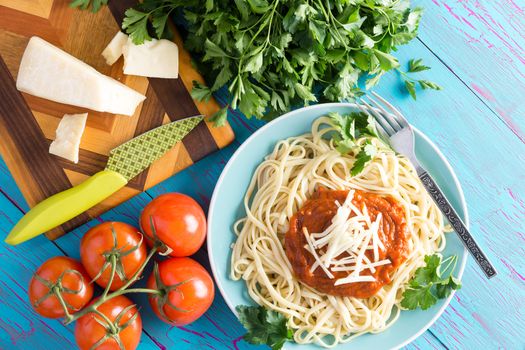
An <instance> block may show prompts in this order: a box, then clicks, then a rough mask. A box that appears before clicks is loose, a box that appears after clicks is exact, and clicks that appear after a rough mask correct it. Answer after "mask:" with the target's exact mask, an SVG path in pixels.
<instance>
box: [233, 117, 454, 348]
mask: <svg viewBox="0 0 525 350" xmlns="http://www.w3.org/2000/svg"><path fill="white" fill-rule="evenodd" d="M332 131H333V128H331V126H330V123H329V119H328V118H326V117H322V118H319V119H317V120H316V121H315V122H314V123H313V124H312V128H311V133H308V134H305V135H301V136H297V137H290V138H288V139H287V140H282V141H280V142H278V143H277V144H276V145H275V147H274V149H273V151H272V152H271V153H270V154H269V155H268V156H267V157H266V158H265V160H264V161H263V162H262V163H261V164H260V165H259V166H258V168H257V170H256V171H255V174H254V175H253V178H252V181H251V183H250V185H249V187H248V190H247V192H246V195H245V198H244V208H245V211H246V217H244V218H242V219H241V220H239V221H238V222H237V223H236V224H235V226H234V231H235V233H236V235H237V236H238V237H237V240H236V242H235V243H234V245H233V251H232V259H231V278H233V279H234V280H240V279H243V280H244V281H245V282H246V285H247V288H248V292H249V295H250V297H251V298H252V299H253V300H254V301H255V302H256V303H257V304H259V305H263V306H265V307H267V308H269V309H272V310H275V311H277V312H280V313H282V314H283V315H285V316H286V317H287V318H288V326H289V327H291V328H292V329H294V330H295V333H294V340H295V342H297V343H300V344H303V343H317V344H319V345H321V346H324V347H333V346H335V345H337V344H338V343H344V342H348V341H350V340H351V339H353V338H355V337H358V336H360V335H362V334H365V333H377V332H381V331H384V330H385V329H386V328H388V327H389V326H390V325H392V324H393V323H394V322H395V321H396V320H397V318H398V317H399V315H400V310H401V309H400V302H401V298H402V293H403V291H404V288H405V285H406V284H407V282H408V281H409V279H410V278H411V277H412V276H413V274H414V272H415V270H416V269H417V268H418V267H420V266H424V265H425V263H424V257H425V255H430V254H434V253H436V252H440V251H441V250H443V249H444V247H445V244H446V240H445V236H444V232H445V225H444V222H443V217H442V215H441V212H440V211H439V209H438V208H437V206H436V205H435V204H434V202H433V201H432V199H431V198H430V196H429V195H428V194H427V193H426V191H425V189H424V187H423V186H422V184H421V183H420V181H419V178H418V177H417V175H416V172H415V170H414V168H413V166H412V165H411V164H410V162H409V161H408V159H406V158H404V157H402V156H399V155H397V154H396V153H395V152H394V151H392V150H391V149H390V148H389V147H388V146H386V145H385V144H384V143H382V141H380V140H379V139H377V138H369V139H370V140H371V142H372V143H373V144H374V145H375V146H376V147H377V149H378V153H377V155H376V156H375V157H374V158H373V159H372V161H371V162H370V163H369V164H368V165H367V166H366V167H365V169H364V170H363V171H362V172H361V173H360V174H359V175H357V176H355V177H352V176H351V175H350V171H351V168H352V165H353V163H354V161H355V157H354V156H352V155H341V154H340V153H339V152H338V151H337V150H336V149H335V147H334V144H333V142H332V141H331V140H330V137H328V136H329V133H330V132H332ZM364 141H365V139H364V138H361V139H359V140H358V141H357V142H364ZM319 187H325V188H327V189H346V190H348V189H358V190H363V191H369V192H373V193H376V194H380V195H389V196H392V197H393V198H395V199H396V200H397V201H398V202H399V203H401V205H403V207H404V209H405V213H406V216H407V217H406V220H407V227H408V232H409V236H408V245H409V254H408V258H407V260H406V261H405V262H404V263H403V264H402V265H401V266H400V267H399V268H398V269H397V270H396V271H395V272H394V273H393V275H392V276H391V277H392V282H391V283H389V284H387V285H385V286H384V287H383V288H382V289H381V290H380V291H379V292H378V293H377V294H375V295H374V296H372V297H370V298H367V299H358V298H352V297H338V296H332V295H326V294H322V293H319V292H317V291H316V290H315V289H313V288H311V287H309V286H307V285H306V284H303V283H301V282H300V281H299V280H298V279H296V278H295V277H294V273H293V269H292V266H291V264H290V262H289V261H288V259H287V256H286V253H285V250H284V244H283V241H284V235H285V233H286V232H287V231H288V228H289V227H288V225H289V220H290V218H291V217H292V216H293V214H294V213H295V212H296V211H297V210H298V209H299V208H300V207H301V206H302V204H303V203H304V202H305V201H306V200H307V199H309V198H311V197H312V195H313V194H314V192H315V191H316V189H317V188H319Z"/></svg>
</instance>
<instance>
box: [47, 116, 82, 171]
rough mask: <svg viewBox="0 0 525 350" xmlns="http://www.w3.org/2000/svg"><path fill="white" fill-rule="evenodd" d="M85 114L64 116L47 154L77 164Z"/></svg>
mask: <svg viewBox="0 0 525 350" xmlns="http://www.w3.org/2000/svg"><path fill="white" fill-rule="evenodd" d="M86 120H87V113H84V114H66V115H64V116H63V117H62V120H61V121H60V124H58V128H57V130H56V137H55V141H53V142H51V145H50V146H49V153H51V154H54V155H56V156H59V157H62V158H65V159H68V160H70V161H72V162H73V163H78V150H79V148H80V139H81V138H82V134H83V133H84V129H85V127H86Z"/></svg>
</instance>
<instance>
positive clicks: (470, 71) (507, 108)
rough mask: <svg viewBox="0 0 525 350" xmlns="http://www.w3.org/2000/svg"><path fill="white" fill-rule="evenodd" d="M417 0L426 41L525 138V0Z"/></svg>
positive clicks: (517, 134) (524, 139)
mask: <svg viewBox="0 0 525 350" xmlns="http://www.w3.org/2000/svg"><path fill="white" fill-rule="evenodd" d="M414 3H415V4H416V5H421V6H423V7H424V8H425V15H424V17H423V20H422V23H421V26H420V31H419V38H420V40H421V41H422V42H423V43H424V44H425V45H426V46H427V47H428V48H430V50H432V52H433V53H434V54H435V55H437V56H439V58H440V60H442V61H443V62H444V63H445V64H446V65H447V66H448V68H449V69H450V71H451V72H453V73H454V74H455V75H456V76H457V77H458V78H459V79H461V80H462V81H463V82H464V83H465V84H466V85H467V86H468V88H469V89H470V90H471V91H472V92H474V93H475V94H476V96H477V97H478V98H479V99H480V100H482V101H483V103H484V104H486V105H487V106H488V107H489V108H490V109H491V110H492V111H493V112H494V113H495V114H496V115H498V116H499V118H501V119H502V120H503V121H504V122H505V123H506V124H507V126H508V127H509V128H510V129H511V130H512V132H513V133H514V134H515V135H516V136H517V137H518V138H520V140H521V141H522V142H525V119H524V118H523V116H524V115H525V104H524V103H523V101H524V96H525V84H523V81H524V79H525V2H524V1H522V0H501V1H490V0H432V1H430V0H416V1H414ZM437 28H439V29H437Z"/></svg>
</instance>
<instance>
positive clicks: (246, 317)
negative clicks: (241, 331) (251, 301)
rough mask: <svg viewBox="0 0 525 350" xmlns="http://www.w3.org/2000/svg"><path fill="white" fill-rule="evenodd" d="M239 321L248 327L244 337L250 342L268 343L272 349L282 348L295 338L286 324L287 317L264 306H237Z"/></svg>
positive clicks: (256, 343)
mask: <svg viewBox="0 0 525 350" xmlns="http://www.w3.org/2000/svg"><path fill="white" fill-rule="evenodd" d="M236 310H237V312H238V313H239V321H240V322H241V323H242V325H243V326H244V328H246V331H247V333H246V334H245V335H244V337H243V339H244V340H246V341H247V342H248V343H250V344H255V345H261V344H266V345H268V346H270V347H271V348H272V350H280V349H281V348H282V347H283V345H284V343H285V342H287V341H288V340H291V339H292V338H293V331H292V330H291V329H289V328H288V326H287V325H286V323H287V320H286V318H285V317H284V316H283V315H282V314H280V313H278V312H276V311H273V310H268V309H266V308H265V307H263V306H244V305H239V306H237V307H236Z"/></svg>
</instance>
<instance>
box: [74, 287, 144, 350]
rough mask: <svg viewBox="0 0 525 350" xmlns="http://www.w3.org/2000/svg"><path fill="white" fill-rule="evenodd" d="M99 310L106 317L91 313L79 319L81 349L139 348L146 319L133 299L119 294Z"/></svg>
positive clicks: (77, 333) (113, 349)
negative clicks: (141, 315) (143, 323)
mask: <svg viewBox="0 0 525 350" xmlns="http://www.w3.org/2000/svg"><path fill="white" fill-rule="evenodd" d="M95 301H96V299H95ZM97 311H98V312H100V313H101V314H103V315H104V316H101V315H98V314H96V313H94V312H90V313H88V314H86V315H84V316H82V317H80V318H79V319H78V320H77V323H76V325H75V339H76V341H77V345H78V347H79V348H80V350H89V349H95V348H96V349H104V350H121V349H125V350H134V349H136V348H137V346H138V344H139V341H140V336H141V334H142V319H141V317H140V314H139V311H138V310H137V307H136V306H135V305H134V304H133V302H132V301H131V300H129V299H128V298H126V297H125V296H122V295H119V296H116V297H114V298H111V299H109V300H107V301H106V302H104V303H103V304H101V305H100V306H98V307H97ZM108 321H110V322H108Z"/></svg>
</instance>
